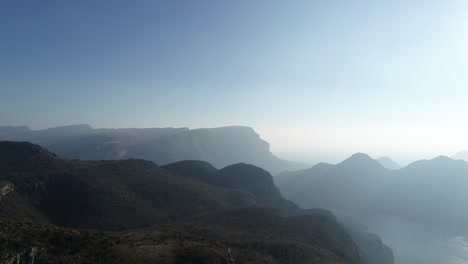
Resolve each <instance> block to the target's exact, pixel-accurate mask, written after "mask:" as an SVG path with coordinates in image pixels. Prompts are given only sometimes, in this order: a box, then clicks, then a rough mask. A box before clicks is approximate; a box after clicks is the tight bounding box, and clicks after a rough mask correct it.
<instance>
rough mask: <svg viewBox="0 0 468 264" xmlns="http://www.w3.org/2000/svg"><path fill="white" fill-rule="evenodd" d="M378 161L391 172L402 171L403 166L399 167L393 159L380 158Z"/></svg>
mask: <svg viewBox="0 0 468 264" xmlns="http://www.w3.org/2000/svg"><path fill="white" fill-rule="evenodd" d="M377 161H378V162H379V163H380V164H381V165H382V166H384V167H385V168H387V169H389V170H398V169H401V166H400V165H398V163H396V162H395V161H393V160H392V159H391V158H389V157H380V158H378V159H377Z"/></svg>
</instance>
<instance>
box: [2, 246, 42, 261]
mask: <svg viewBox="0 0 468 264" xmlns="http://www.w3.org/2000/svg"><path fill="white" fill-rule="evenodd" d="M38 254H39V249H38V248H37V247H31V248H28V249H26V250H23V251H21V252H19V253H10V254H7V255H5V256H0V262H1V263H5V264H34V263H37V262H35V260H36V258H37V256H38Z"/></svg>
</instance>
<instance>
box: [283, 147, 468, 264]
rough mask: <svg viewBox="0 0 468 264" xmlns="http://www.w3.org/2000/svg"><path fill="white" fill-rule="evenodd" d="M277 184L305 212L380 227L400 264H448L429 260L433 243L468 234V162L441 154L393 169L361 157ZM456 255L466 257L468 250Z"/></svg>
mask: <svg viewBox="0 0 468 264" xmlns="http://www.w3.org/2000/svg"><path fill="white" fill-rule="evenodd" d="M275 183H276V184H277V186H278V187H279V189H280V190H281V193H282V195H284V197H285V198H286V199H290V200H292V201H294V202H296V203H297V204H298V205H299V206H301V207H303V208H316V207H320V208H326V209H329V210H331V211H332V212H334V213H335V214H336V215H337V216H338V217H339V216H340V214H343V215H351V216H353V217H356V218H358V219H360V221H362V222H363V223H364V224H366V225H371V226H374V229H372V231H373V232H376V233H377V234H379V235H383V237H384V239H386V240H387V241H389V240H393V242H389V244H390V246H391V247H392V248H393V249H395V250H396V253H397V255H400V256H398V259H399V261H400V262H398V263H402V264H403V263H404V264H406V263H442V262H441V261H442V260H441V259H439V257H440V256H437V258H435V257H434V258H432V259H431V258H427V257H426V253H424V252H425V251H430V250H429V248H431V243H435V242H434V241H448V240H449V239H451V238H456V237H460V238H462V239H463V237H466V236H467V235H468V224H467V223H468V212H467V211H466V209H465V207H466V204H468V192H466V188H467V186H468V163H467V162H465V161H463V160H454V159H451V158H448V157H445V156H439V157H436V158H434V159H431V160H420V161H416V162H413V163H411V164H409V165H408V166H406V167H403V168H401V169H392V170H390V169H387V168H385V167H384V166H382V164H381V163H380V162H379V161H377V160H374V159H372V158H371V157H369V156H368V155H366V154H363V153H358V154H355V155H353V156H351V157H350V158H348V159H346V160H344V161H343V162H341V163H339V164H336V165H331V164H324V163H320V164H317V165H315V166H313V167H311V168H309V169H306V170H299V171H293V172H283V173H280V174H278V175H276V176H275ZM415 230H417V231H415ZM410 232H411V233H410ZM405 233H408V234H413V235H412V238H410V239H406V235H404V234H405ZM395 234H400V235H399V236H395ZM405 239H406V240H405ZM408 241H412V242H411V243H408ZM423 245H426V246H427V248H426V250H424V246H423ZM449 246H450V245H445V247H449ZM450 247H451V246H450ZM410 248H411V249H412V250H410ZM432 250H433V249H432ZM415 252H418V253H415ZM452 252H459V253H456V254H460V255H461V256H462V257H461V258H462V259H463V261H464V260H465V259H466V257H464V256H466V255H465V253H463V252H464V251H460V250H459V251H456V250H455V249H454V250H452ZM405 254H406V255H405ZM408 254H409V255H408ZM413 254H415V255H413ZM451 254H453V253H451ZM455 256H456V255H455ZM450 257H454V256H446V258H450ZM458 257H460V256H458ZM428 259H430V261H429V262H428ZM444 261H445V260H444ZM443 263H445V262H443ZM447 263H451V262H447Z"/></svg>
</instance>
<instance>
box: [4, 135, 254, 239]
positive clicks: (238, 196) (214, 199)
mask: <svg viewBox="0 0 468 264" xmlns="http://www.w3.org/2000/svg"><path fill="white" fill-rule="evenodd" d="M0 180H1V181H2V182H4V185H5V184H9V185H10V186H12V188H13V190H14V191H10V193H8V194H6V195H5V197H3V198H2V202H1V203H0V213H1V215H0V217H8V218H12V219H15V220H31V219H34V218H39V220H40V221H42V222H52V223H54V224H57V225H60V226H66V227H79V228H94V229H103V230H115V229H127V228H137V227H144V226H149V225H154V224H162V223H168V222H172V221H174V220H178V219H185V218H188V217H191V216H194V215H198V214H201V213H206V212H210V211H215V210H221V209H226V208H230V207H236V206H245V205H249V204H252V203H253V202H254V198H253V196H252V195H251V194H249V193H247V192H245V191H239V190H236V191H231V190H226V189H222V188H219V187H215V186H212V185H208V184H205V183H203V182H200V181H196V180H193V179H190V178H186V177H180V176H177V175H173V174H171V173H169V172H168V171H165V170H163V169H161V168H159V167H158V166H157V165H155V164H154V163H152V162H149V161H143V160H123V161H65V160H62V159H60V158H57V157H56V156H54V155H53V154H51V153H50V152H48V151H47V150H45V149H43V148H41V147H39V146H37V145H33V144H30V143H18V142H0ZM7 198H8V199H10V198H11V199H14V201H16V202H9V203H4V202H3V200H5V201H8V199H7ZM12 204H17V205H18V207H19V208H22V211H21V210H20V211H12V210H9V209H8V207H11V206H12ZM24 215H28V216H29V217H28V218H27V219H24V218H23V216H24Z"/></svg>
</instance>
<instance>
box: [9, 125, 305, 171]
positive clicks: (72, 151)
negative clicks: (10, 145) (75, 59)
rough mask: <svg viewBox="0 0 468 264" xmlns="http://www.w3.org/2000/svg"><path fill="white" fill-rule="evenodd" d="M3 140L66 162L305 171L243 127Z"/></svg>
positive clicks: (15, 130)
mask: <svg viewBox="0 0 468 264" xmlns="http://www.w3.org/2000/svg"><path fill="white" fill-rule="evenodd" d="M0 140H10V141H29V142H32V143H36V144H39V145H41V146H43V147H45V148H47V149H48V150H50V151H52V152H53V153H55V154H57V155H59V156H61V157H64V158H67V159H84V160H118V159H128V158H138V159H146V160H151V161H153V162H155V163H157V164H158V165H165V164H169V163H173V162H177V161H181V160H202V161H207V162H209V163H211V164H213V165H214V166H215V167H217V168H223V167H225V166H228V165H231V164H235V163H240V162H244V163H249V164H253V165H256V166H259V167H262V168H264V169H266V170H267V171H269V172H270V173H272V174H276V173H279V172H281V171H284V170H295V169H300V168H304V167H307V165H306V164H300V163H295V162H291V161H286V160H282V159H279V158H278V157H276V156H275V155H273V154H272V153H271V151H270V145H269V144H268V142H266V141H264V140H262V139H261V138H260V136H259V135H258V134H257V133H256V132H255V131H254V129H252V128H250V127H243V126H230V127H219V128H202V129H188V128H144V129H136V128H122V129H93V128H91V127H90V126H89V125H75V126H66V127H58V128H51V129H45V130H34V131H33V130H29V129H28V128H27V127H26V128H24V127H23V128H21V127H3V128H2V127H0Z"/></svg>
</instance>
